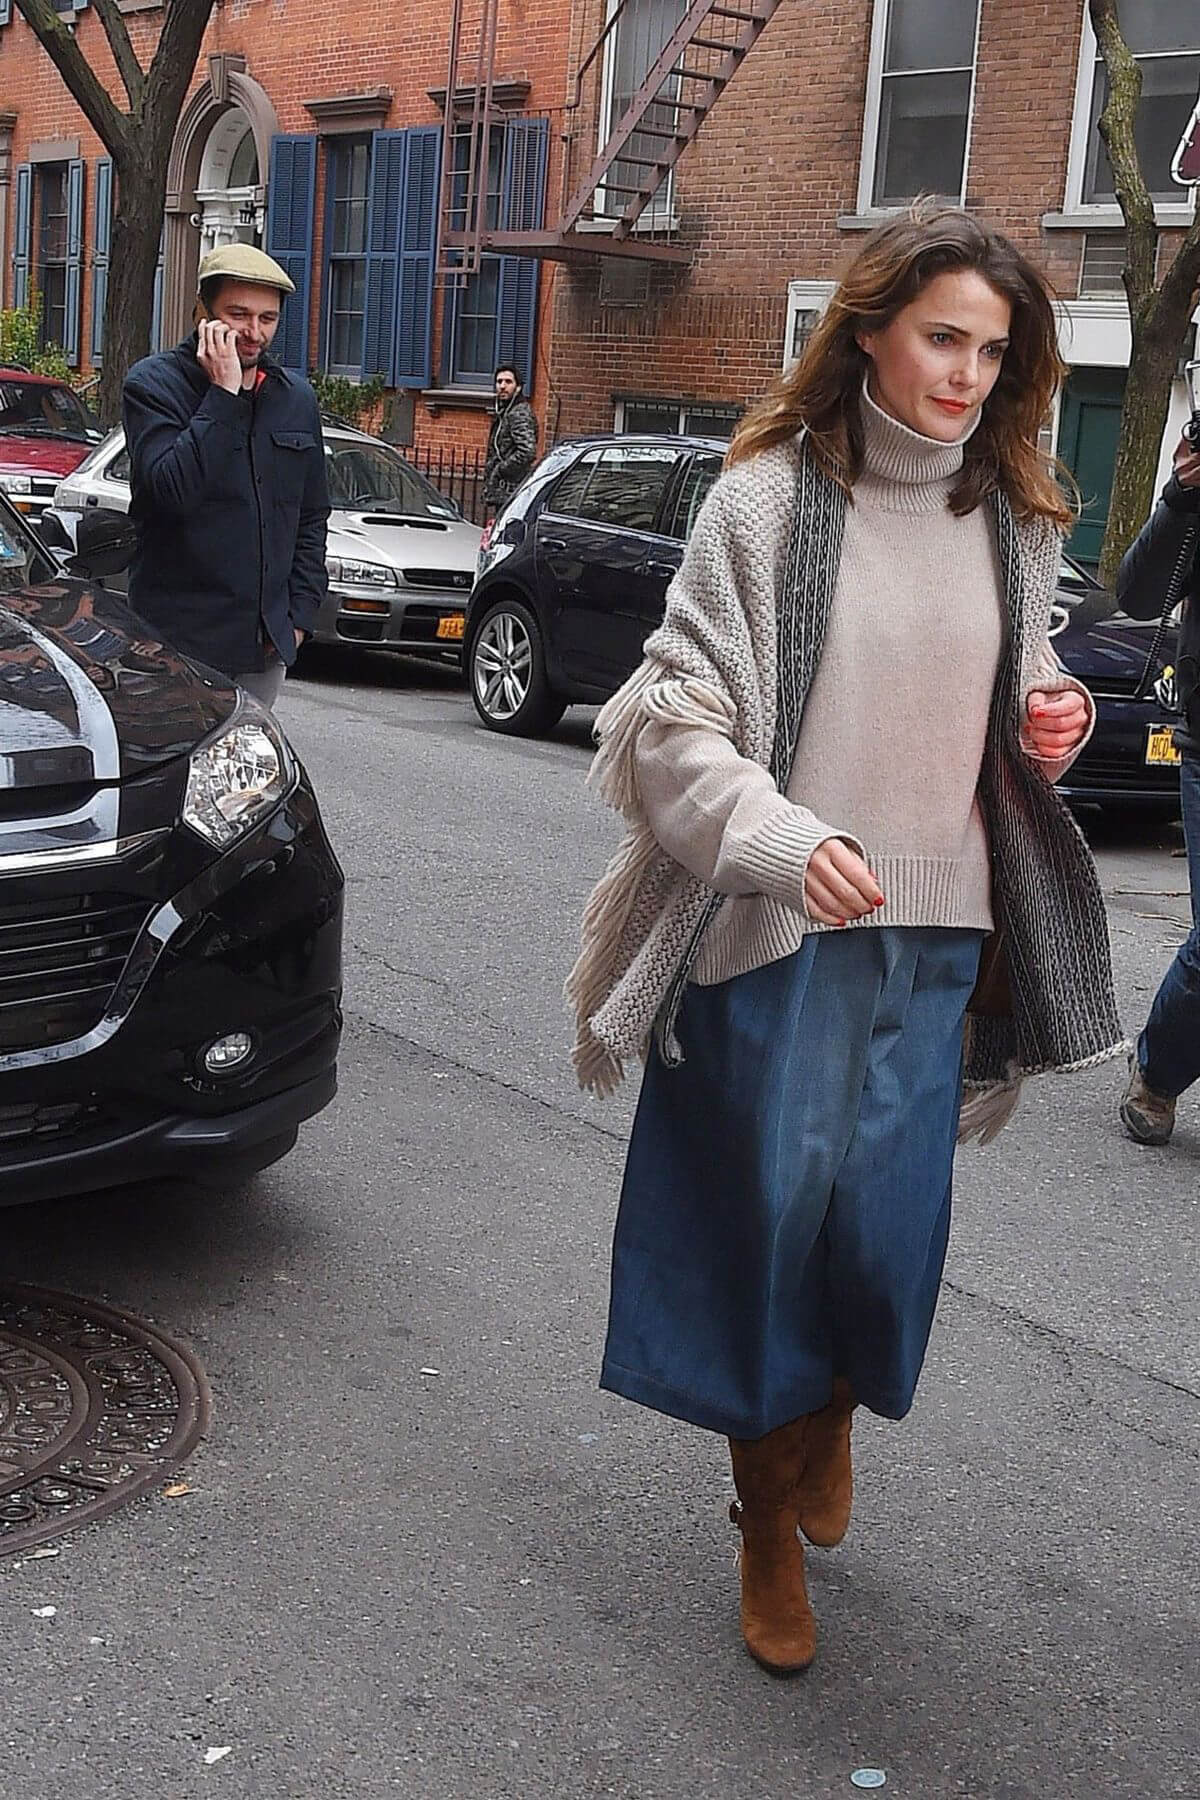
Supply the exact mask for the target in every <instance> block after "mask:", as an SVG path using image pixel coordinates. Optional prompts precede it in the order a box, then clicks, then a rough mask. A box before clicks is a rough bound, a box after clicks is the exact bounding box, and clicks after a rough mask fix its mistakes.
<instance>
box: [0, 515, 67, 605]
mask: <svg viewBox="0 0 1200 1800" xmlns="http://www.w3.org/2000/svg"><path fill="white" fill-rule="evenodd" d="M54 573H55V570H54V565H53V563H52V562H51V561H50V559H49V557H48V556H47V555H46V552H45V551H44V550H43V549H42V548H41V546H40V544H39V543H38V541H37V539H36V538H35V537H34V536H33V534H32V532H28V531H26V530H25V528H24V527H23V526H22V524H21V523H20V521H19V520H18V518H17V515H16V514H15V513H14V512H13V510H12V508H11V507H10V506H9V504H8V502H7V501H6V500H4V499H3V498H0V594H15V593H16V592H17V590H18V589H19V588H25V587H35V586H36V585H37V583H38V582H40V581H50V580H52V579H53V577H54Z"/></svg>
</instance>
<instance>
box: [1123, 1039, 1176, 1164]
mask: <svg viewBox="0 0 1200 1800" xmlns="http://www.w3.org/2000/svg"><path fill="white" fill-rule="evenodd" d="M1121 1123H1122V1125H1124V1127H1125V1129H1126V1131H1127V1132H1128V1133H1129V1135H1130V1137H1131V1138H1133V1139H1135V1140H1136V1142H1137V1143H1139V1144H1166V1143H1169V1142H1170V1139H1171V1133H1172V1132H1173V1131H1174V1129H1175V1102H1174V1100H1172V1099H1171V1098H1170V1096H1169V1095H1167V1094H1156V1093H1155V1091H1154V1089H1153V1088H1152V1087H1147V1086H1146V1083H1145V1081H1144V1080H1143V1078H1142V1071H1141V1066H1140V1064H1139V1063H1138V1059H1137V1054H1136V1052H1135V1053H1134V1055H1133V1056H1131V1057H1130V1059H1129V1086H1128V1087H1127V1088H1126V1089H1125V1098H1124V1099H1123V1100H1122V1102H1121Z"/></svg>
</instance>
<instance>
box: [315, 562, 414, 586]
mask: <svg viewBox="0 0 1200 1800" xmlns="http://www.w3.org/2000/svg"><path fill="white" fill-rule="evenodd" d="M325 567H326V569H327V570H328V572H329V579H330V581H336V582H338V583H339V584H340V585H341V586H342V587H398V586H399V583H398V581H397V580H396V571H395V569H390V568H389V567H388V565H387V564H386V563H373V562H349V561H347V559H346V558H345V557H344V556H330V557H328V558H327V559H326V562H325Z"/></svg>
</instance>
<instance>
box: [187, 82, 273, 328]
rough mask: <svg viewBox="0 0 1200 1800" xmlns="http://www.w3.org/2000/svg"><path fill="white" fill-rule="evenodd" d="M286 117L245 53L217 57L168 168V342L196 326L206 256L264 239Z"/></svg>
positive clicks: (192, 104) (189, 111) (192, 102)
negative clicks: (199, 275)
mask: <svg viewBox="0 0 1200 1800" xmlns="http://www.w3.org/2000/svg"><path fill="white" fill-rule="evenodd" d="M279 129H280V127H279V116H278V114H277V113H276V111H275V108H274V106H273V104H272V102H271V99H270V97H269V95H268V94H267V92H266V90H265V89H264V88H263V87H261V86H260V84H259V83H258V82H257V81H255V80H254V79H253V77H252V76H250V75H248V74H247V73H246V61H245V58H244V57H242V56H232V55H221V56H213V57H210V58H209V64H208V79H207V80H206V81H205V83H204V84H203V86H202V87H200V88H199V89H198V90H197V91H196V93H195V94H193V95H192V98H191V99H190V100H189V101H188V104H187V106H186V107H185V108H184V110H183V113H182V115H181V117H180V120H179V126H178V128H177V130H176V133H175V142H174V145H173V146H172V149H171V160H170V163H169V165H168V169H167V206H166V225H165V242H164V296H163V308H164V314H163V341H164V343H167V344H175V343H178V342H179V340H180V339H181V338H183V337H186V336H187V334H188V332H189V331H190V330H191V327H192V307H193V304H194V302H195V297H196V269H197V266H198V264H199V261H200V257H201V255H202V254H203V253H204V251H205V250H211V249H214V248H216V247H217V246H218V245H220V244H223V243H234V242H240V243H248V244H261V243H262V242H263V238H264V234H265V231H266V217H267V176H268V171H269V168H270V161H271V139H272V138H273V137H274V136H275V135H276V134H277V133H278V131H279Z"/></svg>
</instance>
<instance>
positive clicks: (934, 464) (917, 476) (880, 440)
mask: <svg viewBox="0 0 1200 1800" xmlns="http://www.w3.org/2000/svg"><path fill="white" fill-rule="evenodd" d="M861 412H862V424H863V475H864V478H865V480H864V486H865V487H866V489H867V490H868V491H869V495H870V499H871V501H872V503H873V504H875V505H882V506H885V507H887V509H888V510H889V511H896V512H936V511H938V510H939V509H940V508H941V507H943V506H945V504H946V501H947V498H948V497H949V492H950V489H951V488H952V487H953V485H954V477H955V476H956V475H957V474H958V472H959V470H960V469H961V468H962V465H963V446H964V445H965V443H966V441H967V439H968V438H969V437H970V436H971V433H972V432H973V431H974V430H975V428H976V426H977V425H978V423H979V414H978V413H976V414H975V417H974V418H973V419H972V421H971V423H970V425H969V426H968V428H967V430H966V431H964V432H963V435H962V436H961V437H960V438H958V439H957V440H956V441H955V442H954V443H950V444H943V443H940V442H939V441H938V439H937V438H927V437H924V436H922V434H921V433H920V432H919V431H912V430H910V428H909V427H908V426H907V425H902V424H901V423H900V421H899V419H894V418H893V417H892V415H891V413H887V412H884V410H883V408H882V407H881V406H877V405H876V404H875V401H874V400H872V398H871V396H870V394H869V393H868V392H867V384H866V381H865V380H864V382H863V388H862V401H861ZM864 497H865V495H864Z"/></svg>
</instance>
